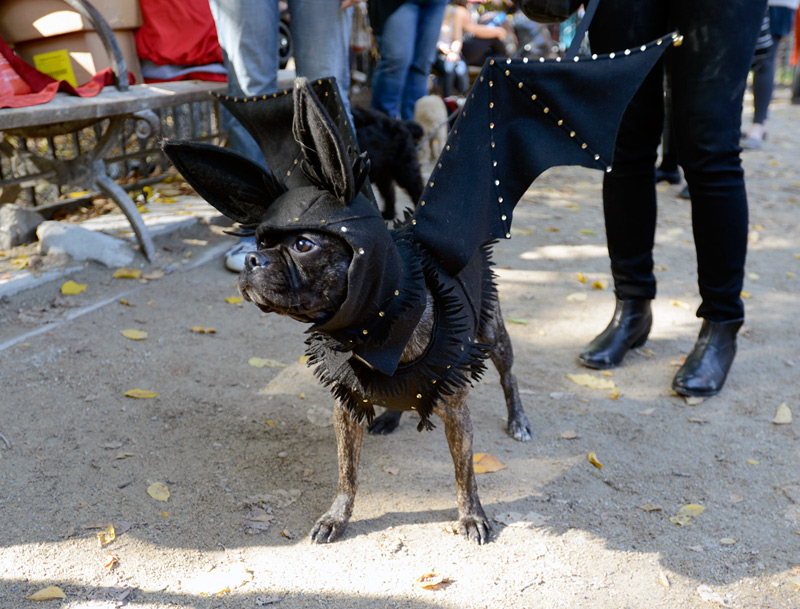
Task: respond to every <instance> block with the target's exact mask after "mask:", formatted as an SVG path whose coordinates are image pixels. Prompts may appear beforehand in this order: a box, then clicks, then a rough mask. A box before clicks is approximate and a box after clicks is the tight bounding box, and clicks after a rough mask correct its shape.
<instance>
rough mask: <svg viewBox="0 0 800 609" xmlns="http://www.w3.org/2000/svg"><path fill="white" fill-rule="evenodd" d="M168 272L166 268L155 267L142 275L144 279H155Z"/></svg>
mask: <svg viewBox="0 0 800 609" xmlns="http://www.w3.org/2000/svg"><path fill="white" fill-rule="evenodd" d="M166 274H167V272H166V271H165V270H164V269H153V270H152V271H150V272H148V273H145V274H144V275H142V279H147V280H148V281H153V280H154V279H161V278H162V277H163V276H164V275H166Z"/></svg>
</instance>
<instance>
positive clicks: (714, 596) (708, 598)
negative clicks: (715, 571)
mask: <svg viewBox="0 0 800 609" xmlns="http://www.w3.org/2000/svg"><path fill="white" fill-rule="evenodd" d="M697 593H698V594H699V595H700V598H701V599H702V600H703V601H705V602H706V603H717V604H718V605H722V606H723V607H727V606H728V602H727V601H726V600H725V599H724V598H722V596H720V594H719V593H717V592H714V590H713V589H712V588H711V586H706V585H703V586H697Z"/></svg>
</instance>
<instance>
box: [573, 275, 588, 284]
mask: <svg viewBox="0 0 800 609" xmlns="http://www.w3.org/2000/svg"><path fill="white" fill-rule="evenodd" d="M575 279H576V280H577V281H580V282H581V283H588V282H589V280H588V279H586V277H585V276H584V275H583V273H575Z"/></svg>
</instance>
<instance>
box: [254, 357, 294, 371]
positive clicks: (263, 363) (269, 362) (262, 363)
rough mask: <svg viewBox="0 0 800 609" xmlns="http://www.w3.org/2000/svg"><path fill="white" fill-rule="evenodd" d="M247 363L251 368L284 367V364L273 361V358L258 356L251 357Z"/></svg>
mask: <svg viewBox="0 0 800 609" xmlns="http://www.w3.org/2000/svg"><path fill="white" fill-rule="evenodd" d="M247 363H248V364H250V365H251V366H253V368H265V367H266V368H286V364H282V363H281V362H278V361H275V360H274V359H263V358H260V357H251V358H250V359H249V360H247Z"/></svg>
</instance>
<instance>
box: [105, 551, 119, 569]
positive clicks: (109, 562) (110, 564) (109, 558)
mask: <svg viewBox="0 0 800 609" xmlns="http://www.w3.org/2000/svg"><path fill="white" fill-rule="evenodd" d="M118 562H119V561H118V560H117V557H116V556H114V555H113V554H106V563H105V564H104V565H103V567H104V568H106V569H108V570H109V571H111V569H113V568H114V565H116V564H117V563H118Z"/></svg>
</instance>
